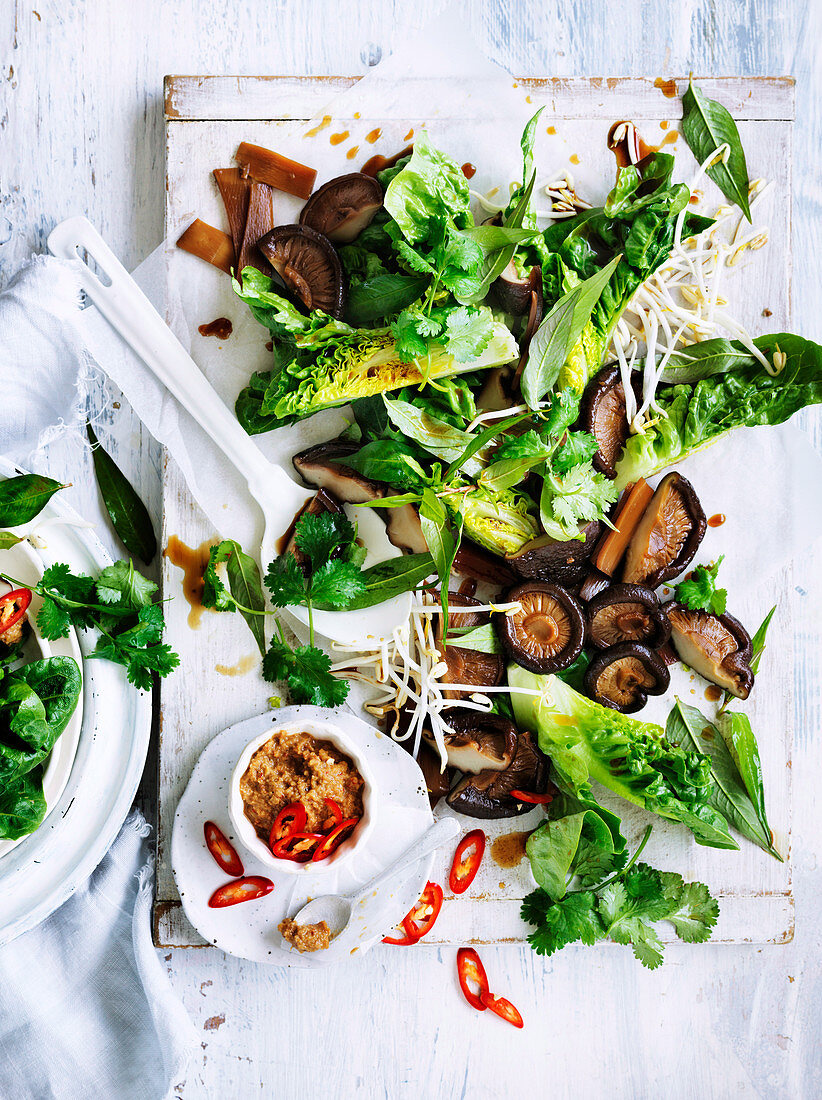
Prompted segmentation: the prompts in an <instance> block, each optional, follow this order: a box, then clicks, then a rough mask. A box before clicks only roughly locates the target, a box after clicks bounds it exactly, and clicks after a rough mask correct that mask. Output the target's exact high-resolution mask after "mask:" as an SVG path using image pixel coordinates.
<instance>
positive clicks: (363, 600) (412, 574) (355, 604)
mask: <svg viewBox="0 0 822 1100" xmlns="http://www.w3.org/2000/svg"><path fill="white" fill-rule="evenodd" d="M434 573H436V567H435V565H434V559H433V558H432V557H431V555H430V554H401V555H400V557H398V558H389V559H388V560H387V561H381V562H378V563H377V564H376V565H372V566H370V568H368V569H363V571H362V574H361V579H362V581H363V583H364V585H365V589H364V591H363V592H362V593H360V595H359V596H355V597H354V598H353V599H352V600H351V601H350V603H348V604H346V608H345V609H346V611H360V610H362V608H364V607H373V606H374V604H378V603H382V602H383V601H384V600H390V599H392V598H393V597H394V596H401V595H402V594H403V592H413V591H414V589H416V588H419V586H420V585H421V584H422V583H423V582H424V581H426V580H427V579H428V578H429V577H431V576H433V575H434ZM315 606H316V607H318V608H319V609H320V610H321V611H322V610H329V611H337V610H339V608H335V607H331V606H326V605H324V604H323V603H322V601H317V603H316V605H315Z"/></svg>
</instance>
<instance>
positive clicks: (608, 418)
mask: <svg viewBox="0 0 822 1100" xmlns="http://www.w3.org/2000/svg"><path fill="white" fill-rule="evenodd" d="M579 427H580V428H582V429H583V430H584V431H586V432H590V433H591V435H592V436H593V437H594V439H595V440H596V441H597V448H598V449H597V452H596V454H595V455H594V456H593V458H592V459H591V462H592V463H593V466H594V468H595V469H597V470H599V472H600V473H602V474H605V476H606V477H610V478H612V479H613V478H615V477H616V464H617V462H618V461H619V458H620V455H621V454H622V451H623V448H624V447H625V444H626V442H627V440H628V434H629V425H628V421H627V419H626V415H625V389H624V387H623V385H622V375H621V373H620V369H619V364H618V363H615V364H613V365H612V366H607V367H603V368H602V370H601V371H600V372H599V373H598V374H596V375H595V376H594V377H593V378H592V379H591V381H590V382H589V383H588V385H587V386H586V387H585V392H584V394H583V395H582V403H581V405H580V415H579Z"/></svg>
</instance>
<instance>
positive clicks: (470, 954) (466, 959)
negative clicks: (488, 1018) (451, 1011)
mask: <svg viewBox="0 0 822 1100" xmlns="http://www.w3.org/2000/svg"><path fill="white" fill-rule="evenodd" d="M457 977H458V978H459V980H460V989H461V990H462V995H463V997H465V999H466V1001H468V1003H469V1005H470V1006H471V1008H475V1009H476V1010H477V1012H485V1005H484V1004H483V1003H482V997H483V995H484V994H487V993H488V976H487V975H486V973H485V967H484V966H483V965H482V962H481V961H480V957H479V955H478V954H477V953H476V951H475V950H474V948H473V947H461V948H460V949H459V951H458V952H457ZM471 982H473V983H474V985H476V986H477V992H476V993H475V992H474V990H473V989H472V988H471V985H470V983H471Z"/></svg>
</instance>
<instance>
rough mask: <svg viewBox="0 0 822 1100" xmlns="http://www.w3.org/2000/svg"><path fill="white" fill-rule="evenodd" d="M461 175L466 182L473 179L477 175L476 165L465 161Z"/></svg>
mask: <svg viewBox="0 0 822 1100" xmlns="http://www.w3.org/2000/svg"><path fill="white" fill-rule="evenodd" d="M462 174H463V175H464V176H465V178H466V179H467V180H470V179H473V178H474V176H475V175H476V174H477V169H476V165H474V164H472V163H471V162H470V161H468V160H467V161H466V162H465V164H463V166H462Z"/></svg>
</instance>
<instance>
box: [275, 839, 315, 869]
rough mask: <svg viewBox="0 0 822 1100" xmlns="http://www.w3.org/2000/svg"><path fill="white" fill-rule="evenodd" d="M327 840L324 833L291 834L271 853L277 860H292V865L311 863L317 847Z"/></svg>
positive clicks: (277, 844)
mask: <svg viewBox="0 0 822 1100" xmlns="http://www.w3.org/2000/svg"><path fill="white" fill-rule="evenodd" d="M325 839H326V838H325V837H324V836H323V835H322V833H289V834H288V836H286V837H283V839H282V840H278V841H277V843H276V844H275V845H274V847H273V848H272V849H271V851H272V852H273V853H274V855H275V856H276V857H277V859H290V860H291V862H292V863H309V862H310V861H311V859H312V857H313V855H314V853H315V852H316V850H317V846H318V845H319V844H320V843H322V841H323V840H325Z"/></svg>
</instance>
